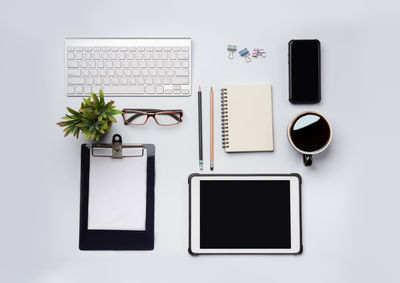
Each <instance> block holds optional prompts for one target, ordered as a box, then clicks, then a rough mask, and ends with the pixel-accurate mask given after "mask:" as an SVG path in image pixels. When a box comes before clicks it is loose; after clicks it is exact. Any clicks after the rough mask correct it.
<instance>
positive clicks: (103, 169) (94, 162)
mask: <svg viewBox="0 0 400 283" xmlns="http://www.w3.org/2000/svg"><path fill="white" fill-rule="evenodd" d="M89 176H90V177H89V205H88V230H146V192H147V187H146V181H147V180H146V179H147V152H146V149H144V152H143V156H140V157H123V158H111V157H97V156H93V155H91V156H90V175H89Z"/></svg>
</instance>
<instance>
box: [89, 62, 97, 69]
mask: <svg viewBox="0 0 400 283" xmlns="http://www.w3.org/2000/svg"><path fill="white" fill-rule="evenodd" d="M87 65H88V68H96V62H95V61H89V62H88V63H87Z"/></svg>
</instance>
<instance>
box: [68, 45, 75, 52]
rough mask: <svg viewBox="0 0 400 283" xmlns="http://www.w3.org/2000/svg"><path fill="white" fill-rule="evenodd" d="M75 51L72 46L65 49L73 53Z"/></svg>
mask: <svg viewBox="0 0 400 283" xmlns="http://www.w3.org/2000/svg"><path fill="white" fill-rule="evenodd" d="M74 50H75V47H73V46H68V47H67V51H74Z"/></svg>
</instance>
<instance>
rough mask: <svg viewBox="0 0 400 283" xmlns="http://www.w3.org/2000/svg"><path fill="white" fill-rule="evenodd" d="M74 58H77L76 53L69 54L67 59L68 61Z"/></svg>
mask: <svg viewBox="0 0 400 283" xmlns="http://www.w3.org/2000/svg"><path fill="white" fill-rule="evenodd" d="M74 58H75V54H74V52H68V54H67V59H68V60H73V59H74Z"/></svg>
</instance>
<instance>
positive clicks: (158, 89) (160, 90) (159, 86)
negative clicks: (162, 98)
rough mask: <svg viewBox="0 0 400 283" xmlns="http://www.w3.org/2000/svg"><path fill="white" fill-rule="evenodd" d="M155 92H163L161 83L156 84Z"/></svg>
mask: <svg viewBox="0 0 400 283" xmlns="http://www.w3.org/2000/svg"><path fill="white" fill-rule="evenodd" d="M156 93H158V94H161V93H164V87H163V86H161V85H158V86H156Z"/></svg>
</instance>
